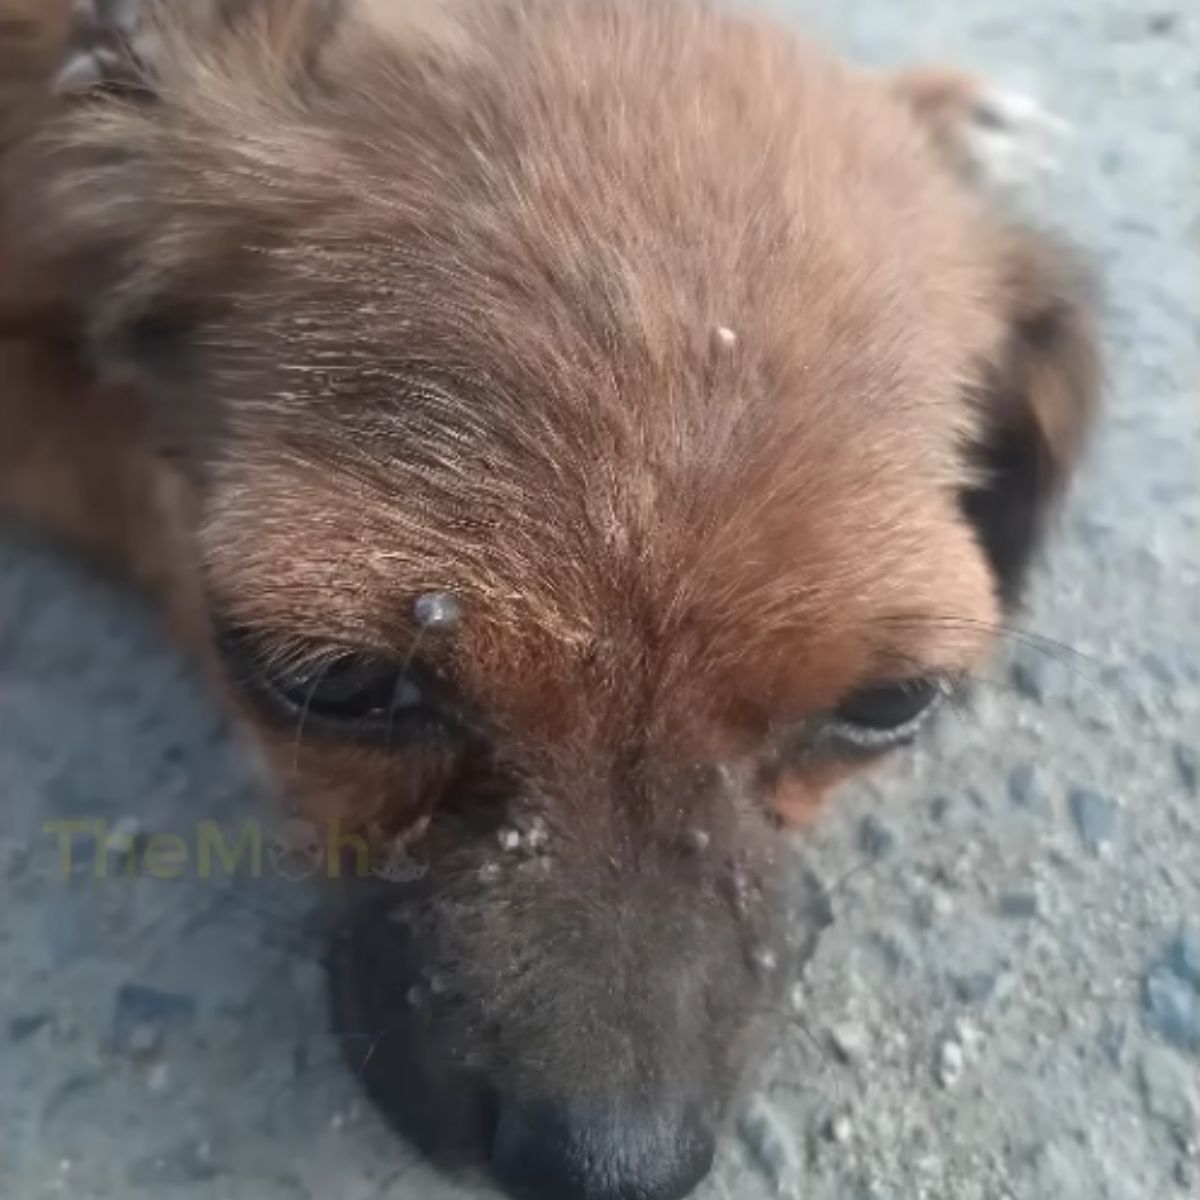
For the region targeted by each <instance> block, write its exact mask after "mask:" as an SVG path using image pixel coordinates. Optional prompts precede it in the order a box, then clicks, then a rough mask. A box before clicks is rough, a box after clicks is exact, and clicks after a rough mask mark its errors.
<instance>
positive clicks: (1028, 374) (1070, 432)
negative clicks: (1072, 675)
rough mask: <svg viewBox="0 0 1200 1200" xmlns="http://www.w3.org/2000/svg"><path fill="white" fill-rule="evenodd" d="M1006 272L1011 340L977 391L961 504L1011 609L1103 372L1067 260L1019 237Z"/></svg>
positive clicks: (1086, 307) (1083, 294) (1084, 294)
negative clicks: (970, 472)
mask: <svg viewBox="0 0 1200 1200" xmlns="http://www.w3.org/2000/svg"><path fill="white" fill-rule="evenodd" d="M1007 265H1008V266H1009V269H1010V271H1011V275H1010V277H1009V279H1008V280H1007V283H1008V286H1009V289H1010V292H1009V297H1008V298H1009V303H1010V311H1011V312H1012V325H1011V332H1010V335H1009V339H1008V343H1007V346H1006V348H1005V352H1004V355H1003V359H1002V361H1001V362H1000V363H999V364H997V365H995V366H994V367H992V368H991V369H990V370H989V371H988V372H987V378H986V381H985V383H984V385H983V387H982V388H981V390H980V397H979V402H980V406H981V408H982V410H983V412H982V416H983V423H984V425H983V433H982V436H981V440H980V442H979V444H978V445H977V446H976V448H975V452H974V456H975V466H976V468H977V471H978V477H979V480H980V482H979V483H978V484H977V485H975V486H973V487H970V488H968V489H966V490H965V491H964V492H963V494H962V496H961V502H962V508H963V511H964V513H965V514H966V516H967V519H968V520H969V521H970V522H971V524H972V526H973V527H974V529H975V532H976V535H977V536H978V538H979V541H980V544H981V545H982V546H983V549H984V552H985V553H986V554H987V556H988V560H989V561H990V563H991V566H992V570H993V572H994V573H995V576H996V590H997V593H998V594H999V597H1000V599H1001V601H1002V603H1003V604H1004V605H1005V606H1006V607H1011V606H1013V605H1014V604H1015V603H1016V602H1017V600H1018V599H1019V597H1020V592H1021V587H1022V585H1023V583H1024V581H1025V579H1026V576H1027V574H1028V570H1029V567H1030V564H1031V563H1032V561H1033V560H1034V558H1035V556H1036V552H1037V549H1038V546H1039V544H1040V542H1041V537H1042V532H1043V530H1044V528H1045V525H1046V522H1047V518H1048V516H1049V515H1050V513H1051V512H1052V511H1053V509H1054V506H1055V502H1056V500H1057V499H1058V498H1059V496H1060V495H1061V494H1062V492H1063V490H1064V488H1065V486H1066V484H1067V482H1068V480H1069V478H1070V476H1071V474H1072V471H1073V468H1074V466H1075V463H1076V461H1077V460H1078V457H1079V451H1080V448H1081V446H1082V444H1083V441H1084V438H1085V435H1086V433H1087V431H1088V428H1089V427H1090V425H1091V422H1092V418H1093V416H1094V413H1095V410H1096V406H1097V400H1098V393H1099V387H1100V365H1099V354H1098V349H1097V345H1096V337H1095V329H1094V319H1093V313H1092V303H1091V291H1092V289H1091V287H1090V285H1089V282H1088V281H1087V280H1085V278H1084V276H1083V273H1082V271H1081V270H1080V269H1079V267H1078V265H1077V264H1076V263H1075V262H1074V261H1073V259H1072V258H1071V257H1070V256H1069V255H1067V254H1066V253H1064V252H1063V251H1062V250H1061V249H1060V248H1059V247H1057V246H1056V245H1055V244H1054V243H1052V242H1049V241H1046V240H1044V239H1041V238H1039V237H1035V236H1032V235H1025V236H1023V237H1022V238H1020V239H1019V240H1018V241H1017V242H1016V243H1015V245H1014V246H1013V248H1012V256H1011V259H1010V261H1009V263H1008V264H1007Z"/></svg>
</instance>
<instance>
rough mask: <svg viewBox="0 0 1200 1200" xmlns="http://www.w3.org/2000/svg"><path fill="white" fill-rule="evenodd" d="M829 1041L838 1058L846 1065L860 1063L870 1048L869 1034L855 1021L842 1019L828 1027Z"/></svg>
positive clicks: (864, 1027)
mask: <svg viewBox="0 0 1200 1200" xmlns="http://www.w3.org/2000/svg"><path fill="white" fill-rule="evenodd" d="M829 1041H830V1043H831V1044H832V1045H833V1049H834V1052H835V1053H836V1054H837V1056H838V1058H840V1059H841V1060H842V1062H844V1063H845V1064H846V1065H847V1066H854V1065H855V1064H857V1063H861V1062H862V1061H863V1060H864V1059H865V1058H866V1057H867V1055H868V1054H869V1053H870V1049H871V1035H870V1034H869V1033H868V1032H867V1029H866V1026H864V1025H861V1024H859V1023H858V1022H857V1021H843V1022H841V1023H840V1024H838V1025H832V1026H830V1029H829Z"/></svg>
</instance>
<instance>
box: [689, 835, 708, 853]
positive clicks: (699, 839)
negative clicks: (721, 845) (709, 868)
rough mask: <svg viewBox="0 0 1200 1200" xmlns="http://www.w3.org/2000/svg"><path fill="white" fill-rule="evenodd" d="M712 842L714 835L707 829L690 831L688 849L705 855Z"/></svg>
mask: <svg viewBox="0 0 1200 1200" xmlns="http://www.w3.org/2000/svg"><path fill="white" fill-rule="evenodd" d="M711 842H712V834H710V833H709V832H708V830H707V829H689V830H688V834H687V844H688V848H689V849H691V850H694V851H695V852H696V853H697V854H703V853H704V851H705V850H707V849H708V847H709V845H710V843H711Z"/></svg>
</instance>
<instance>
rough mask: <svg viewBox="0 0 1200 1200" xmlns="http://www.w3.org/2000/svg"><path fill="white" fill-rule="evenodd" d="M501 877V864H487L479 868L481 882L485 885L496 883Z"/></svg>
mask: <svg viewBox="0 0 1200 1200" xmlns="http://www.w3.org/2000/svg"><path fill="white" fill-rule="evenodd" d="M500 875H501V870H500V864H499V863H498V862H486V863H484V864H483V866H482V867H480V868H479V882H480V883H485V884H492V883H496V882H497V881H498V880H499V878H500Z"/></svg>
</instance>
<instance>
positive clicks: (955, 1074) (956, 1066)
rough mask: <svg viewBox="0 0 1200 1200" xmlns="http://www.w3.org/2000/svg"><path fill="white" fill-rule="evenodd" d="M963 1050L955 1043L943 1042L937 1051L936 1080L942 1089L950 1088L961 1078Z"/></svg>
mask: <svg viewBox="0 0 1200 1200" xmlns="http://www.w3.org/2000/svg"><path fill="white" fill-rule="evenodd" d="M962 1073H963V1048H962V1046H960V1045H959V1044H958V1042H955V1041H945V1042H943V1043H942V1044H941V1046H940V1047H939V1049H938V1058H937V1079H938V1083H940V1084H941V1085H942V1087H944V1088H952V1087H954V1086H955V1084H957V1083H958V1081H959V1080H960V1079H961V1078H962Z"/></svg>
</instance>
